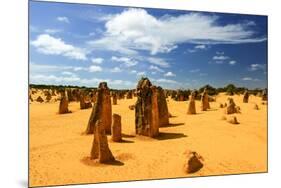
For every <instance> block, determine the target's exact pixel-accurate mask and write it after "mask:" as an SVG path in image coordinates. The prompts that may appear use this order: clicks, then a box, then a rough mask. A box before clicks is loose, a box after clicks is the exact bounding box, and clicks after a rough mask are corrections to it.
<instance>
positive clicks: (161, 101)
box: [29, 78, 267, 173]
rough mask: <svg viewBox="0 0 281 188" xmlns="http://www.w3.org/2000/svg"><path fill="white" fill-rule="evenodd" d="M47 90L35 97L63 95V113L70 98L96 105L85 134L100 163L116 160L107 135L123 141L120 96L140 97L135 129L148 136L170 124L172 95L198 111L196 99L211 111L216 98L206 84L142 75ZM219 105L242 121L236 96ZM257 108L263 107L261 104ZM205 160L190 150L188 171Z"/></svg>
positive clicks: (229, 118)
mask: <svg viewBox="0 0 281 188" xmlns="http://www.w3.org/2000/svg"><path fill="white" fill-rule="evenodd" d="M201 91H202V90H201ZM36 93H37V90H30V94H29V100H30V101H34V99H33V98H32V95H33V94H36ZM43 94H44V96H45V100H44V99H43V98H42V97H41V96H38V97H37V98H36V99H35V101H37V102H40V103H42V102H44V101H46V102H48V101H51V100H52V99H53V98H55V97H56V96H59V95H60V97H59V101H60V102H59V112H58V113H59V114H66V113H70V112H71V111H70V110H69V109H68V104H69V102H79V103H80V109H89V108H92V112H91V114H90V117H89V120H88V123H87V127H86V130H85V134H87V135H89V134H93V137H94V138H93V143H92V147H91V153H90V156H91V159H92V160H95V161H97V162H99V163H110V162H112V161H115V157H114V156H113V154H112V152H111V150H110V148H109V144H108V139H107V135H111V141H113V142H122V123H121V119H122V118H121V116H120V115H119V114H112V105H118V100H121V99H125V98H126V99H132V98H133V97H136V103H135V104H134V105H130V106H129V109H130V110H134V111H135V131H136V134H137V135H143V136H148V137H157V136H158V135H159V128H160V127H164V126H167V125H169V118H170V117H171V114H170V113H169V110H168V105H167V97H168V96H170V97H171V98H172V99H174V100H176V101H188V108H187V114H196V100H200V103H201V110H202V111H208V110H209V109H210V102H212V101H214V100H215V98H212V97H210V96H209V95H208V91H207V89H206V88H205V89H204V91H203V92H202V93H201V94H198V91H192V92H190V91H185V90H177V91H168V90H164V89H163V88H161V87H159V86H155V85H153V84H152V83H151V82H150V80H149V79H148V78H141V79H140V80H139V82H138V84H137V87H136V89H134V90H124V91H118V90H110V89H109V88H108V86H107V83H106V82H101V83H100V84H99V86H98V88H97V89H92V90H86V89H77V88H74V89H70V88H67V89H63V90H44V91H43ZM249 96H250V94H249V91H245V92H244V96H243V103H248V102H249ZM260 97H261V100H262V101H266V100H267V91H266V90H264V91H263V92H262V93H261V94H260ZM111 100H112V101H111ZM219 107H220V108H224V109H223V110H225V114H226V116H223V117H222V119H223V120H226V121H227V122H229V123H231V124H239V122H238V120H237V117H236V116H233V114H235V113H240V107H238V106H237V105H236V104H235V102H234V100H233V99H232V98H228V101H227V103H225V104H222V103H221V104H220V105H219ZM254 109H255V110H258V109H259V107H258V105H257V104H255V106H254ZM228 115H230V116H228ZM203 161H204V160H203V158H202V156H200V155H199V154H198V153H196V152H190V153H189V155H188V156H187V163H186V164H185V171H186V172H187V173H194V172H197V171H198V170H200V169H201V168H202V167H203Z"/></svg>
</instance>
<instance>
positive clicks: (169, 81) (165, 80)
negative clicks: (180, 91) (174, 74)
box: [152, 78, 178, 84]
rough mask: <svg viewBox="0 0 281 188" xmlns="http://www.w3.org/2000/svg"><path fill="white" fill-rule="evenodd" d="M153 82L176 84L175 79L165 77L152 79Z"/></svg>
mask: <svg viewBox="0 0 281 188" xmlns="http://www.w3.org/2000/svg"><path fill="white" fill-rule="evenodd" d="M152 80H153V81H154V82H157V83H160V84H161V83H165V84H178V82H177V81H175V80H169V79H165V78H159V79H152Z"/></svg>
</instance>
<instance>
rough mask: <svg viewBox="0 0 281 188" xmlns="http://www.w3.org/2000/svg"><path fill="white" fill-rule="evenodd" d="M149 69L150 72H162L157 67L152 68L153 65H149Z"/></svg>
mask: <svg viewBox="0 0 281 188" xmlns="http://www.w3.org/2000/svg"><path fill="white" fill-rule="evenodd" d="M149 69H150V70H154V71H157V72H164V70H163V69H160V68H159V67H157V66H154V65H150V66H149ZM155 73H156V72H155Z"/></svg>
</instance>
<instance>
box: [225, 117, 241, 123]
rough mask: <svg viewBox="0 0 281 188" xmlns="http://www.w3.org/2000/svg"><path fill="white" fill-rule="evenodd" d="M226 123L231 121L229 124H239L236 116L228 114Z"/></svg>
mask: <svg viewBox="0 0 281 188" xmlns="http://www.w3.org/2000/svg"><path fill="white" fill-rule="evenodd" d="M227 122H228V123H231V124H239V122H238V121H237V118H236V116H230V117H229V118H228V120H227Z"/></svg>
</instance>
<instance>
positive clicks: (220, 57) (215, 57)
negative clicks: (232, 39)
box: [213, 55, 229, 61]
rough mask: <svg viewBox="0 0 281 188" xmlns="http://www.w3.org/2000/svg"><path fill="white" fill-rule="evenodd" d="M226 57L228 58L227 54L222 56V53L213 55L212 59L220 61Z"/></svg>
mask: <svg viewBox="0 0 281 188" xmlns="http://www.w3.org/2000/svg"><path fill="white" fill-rule="evenodd" d="M226 59H229V57H228V56H224V55H220V56H214V57H213V60H221V61H223V60H226Z"/></svg>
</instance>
